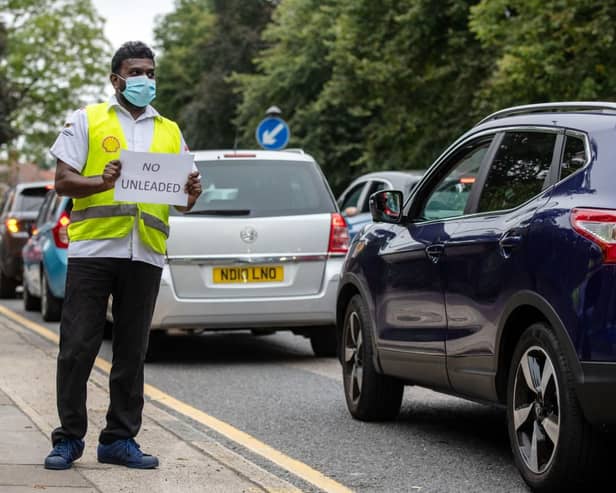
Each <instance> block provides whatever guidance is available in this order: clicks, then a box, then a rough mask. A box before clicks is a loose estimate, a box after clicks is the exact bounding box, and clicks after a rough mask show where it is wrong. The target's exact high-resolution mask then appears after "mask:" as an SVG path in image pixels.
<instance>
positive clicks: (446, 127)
mask: <svg viewBox="0 0 616 493" xmlns="http://www.w3.org/2000/svg"><path fill="white" fill-rule="evenodd" d="M468 8H469V2H467V1H462V0H436V1H433V0H385V1H382V2H373V1H369V0H338V1H325V2H318V1H306V0H304V1H302V0H286V1H285V2H283V3H281V5H280V6H279V7H278V9H277V11H276V12H275V15H274V22H273V23H272V24H271V25H270V26H269V27H268V28H267V29H266V31H265V33H264V39H265V40H266V41H267V42H268V43H269V44H270V47H269V48H268V49H266V50H265V51H263V52H262V53H261V54H260V56H259V58H258V59H257V66H258V69H259V71H258V73H257V74H248V75H237V76H236V77H235V79H236V80H237V81H238V82H239V87H240V91H241V92H242V95H243V100H242V104H241V105H240V107H239V110H238V118H237V122H238V124H239V125H240V126H241V128H242V129H243V135H244V137H245V141H249V139H250V137H251V134H252V133H253V132H254V128H255V126H256V123H257V122H258V120H259V118H261V117H262V116H263V110H264V109H265V108H266V107H267V106H269V105H270V104H277V105H279V106H280V107H281V108H282V109H283V110H284V112H285V114H284V115H283V116H285V117H286V118H287V119H289V122H290V126H291V130H292V132H293V137H292V138H293V141H292V142H291V144H290V145H291V146H293V145H297V146H301V147H303V148H304V149H306V150H307V151H308V152H310V153H311V154H313V155H314V156H315V157H316V158H317V160H318V161H319V162H320V163H321V165H322V166H323V167H324V170H325V172H326V174H327V176H328V179H329V180H330V183H332V186H333V187H334V188H335V189H340V188H341V187H342V186H343V185H344V184H346V183H347V182H348V180H349V179H350V177H352V176H354V175H358V174H361V173H363V172H365V171H368V170H375V169H385V168H395V169H411V168H425V167H426V166H427V165H428V164H430V162H431V161H432V159H433V158H434V157H435V156H436V155H437V154H438V153H439V152H440V151H442V149H443V147H444V146H445V145H446V144H447V143H448V142H449V141H450V140H451V139H452V138H453V137H454V136H456V135H458V134H459V133H460V132H461V131H462V130H463V129H464V128H465V127H466V126H468V125H469V124H471V123H473V121H474V120H473V118H474V115H473V114H472V112H471V101H472V95H473V92H474V91H475V88H476V86H477V84H479V83H480V81H481V80H482V78H483V77H485V75H486V67H487V66H488V65H489V64H488V63H487V61H486V57H485V56H484V54H483V51H482V49H481V47H480V45H479V43H478V42H477V41H476V40H475V39H474V37H473V36H472V35H471V33H469V31H468V27H467V18H468ZM443 94H448V96H447V98H446V99H444V98H443V97H442V96H443ZM252 141H254V137H252ZM252 141H251V142H252Z"/></svg>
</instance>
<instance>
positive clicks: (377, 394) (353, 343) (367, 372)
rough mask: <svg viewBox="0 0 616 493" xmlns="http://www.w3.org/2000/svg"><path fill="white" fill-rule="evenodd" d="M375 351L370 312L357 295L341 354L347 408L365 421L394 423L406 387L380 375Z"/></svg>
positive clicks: (350, 308)
mask: <svg viewBox="0 0 616 493" xmlns="http://www.w3.org/2000/svg"><path fill="white" fill-rule="evenodd" d="M373 348H374V344H373V330H372V322H371V319H370V315H369V313H368V308H367V307H366V304H365V302H364V301H363V299H362V297H361V296H360V295H355V296H353V298H351V301H350V303H349V304H348V306H347V310H346V314H345V317H344V325H343V328H342V347H341V354H340V358H341V362H342V376H343V384H344V396H345V399H346V403H347V407H348V409H349V412H350V413H351V415H352V416H353V417H354V418H356V419H359V420H362V421H381V420H389V419H394V418H395V417H396V416H397V415H398V413H399V412H400V405H401V404H402V395H403V392H404V384H403V383H402V382H401V381H400V380H398V379H396V378H393V377H389V376H386V375H382V374H380V373H379V372H378V371H377V369H376V367H375V365H374V349H373Z"/></svg>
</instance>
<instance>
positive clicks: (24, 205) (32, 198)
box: [13, 187, 49, 212]
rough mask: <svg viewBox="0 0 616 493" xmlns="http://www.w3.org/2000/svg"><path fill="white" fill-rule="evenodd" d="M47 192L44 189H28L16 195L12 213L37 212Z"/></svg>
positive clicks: (46, 189)
mask: <svg viewBox="0 0 616 493" xmlns="http://www.w3.org/2000/svg"><path fill="white" fill-rule="evenodd" d="M48 191H49V189H48V188H46V187H28V188H24V189H22V190H21V192H20V193H19V194H17V198H16V200H15V204H13V211H19V212H38V210H39V209H40V207H41V204H42V203H43V200H44V199H45V195H46V194H47V192H48Z"/></svg>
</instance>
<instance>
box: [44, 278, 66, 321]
mask: <svg viewBox="0 0 616 493" xmlns="http://www.w3.org/2000/svg"><path fill="white" fill-rule="evenodd" d="M41 316H42V317H43V320H45V321H46V322H59V321H60V318H61V316H62V299H60V298H57V297H55V296H54V295H53V294H52V292H51V290H50V289H49V281H48V280H47V275H46V274H45V272H43V273H42V274H41Z"/></svg>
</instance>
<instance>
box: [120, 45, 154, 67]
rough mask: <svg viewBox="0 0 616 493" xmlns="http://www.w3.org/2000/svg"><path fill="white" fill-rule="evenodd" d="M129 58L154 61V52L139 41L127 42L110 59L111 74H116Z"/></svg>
mask: <svg viewBox="0 0 616 493" xmlns="http://www.w3.org/2000/svg"><path fill="white" fill-rule="evenodd" d="M129 58H149V59H150V60H152V61H154V52H153V51H152V50H151V49H150V47H149V46H148V45H146V44H145V43H142V42H141V41H127V42H126V43H124V44H123V45H122V46H120V47H119V48H118V51H116V52H115V54H114V55H113V58H112V59H111V72H112V73H114V74H117V73H118V70H120V67H121V66H122V62H123V61H124V60H128V59H129Z"/></svg>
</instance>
